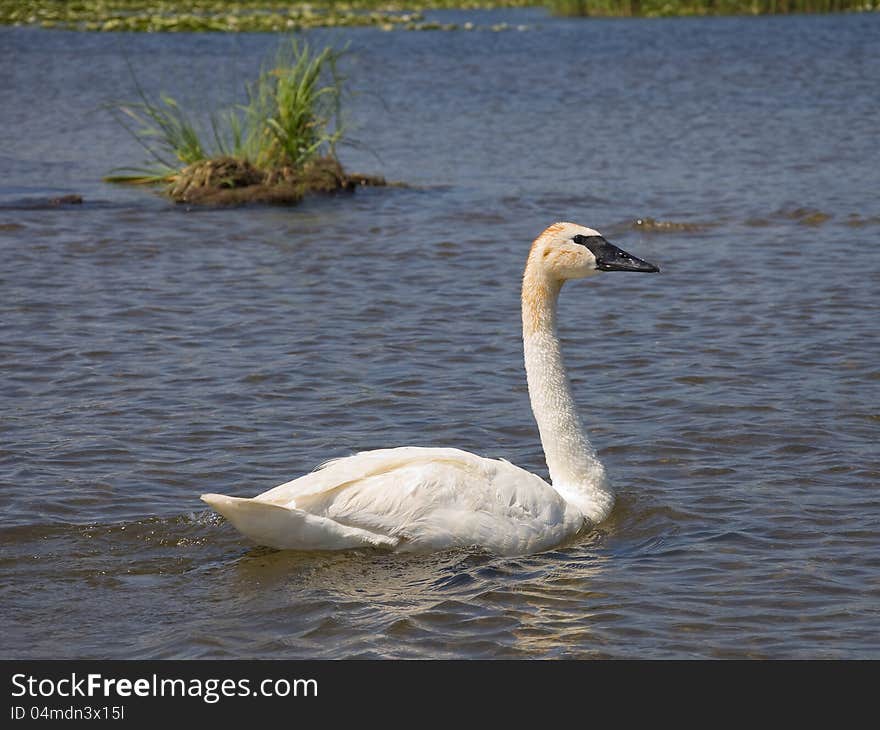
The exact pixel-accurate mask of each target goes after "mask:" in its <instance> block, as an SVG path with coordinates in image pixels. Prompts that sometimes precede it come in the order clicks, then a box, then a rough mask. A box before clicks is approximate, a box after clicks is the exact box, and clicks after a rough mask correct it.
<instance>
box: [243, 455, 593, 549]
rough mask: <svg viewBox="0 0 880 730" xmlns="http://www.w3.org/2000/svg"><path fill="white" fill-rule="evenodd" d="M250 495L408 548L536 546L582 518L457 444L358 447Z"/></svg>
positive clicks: (513, 472) (534, 482)
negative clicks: (356, 451)
mask: <svg viewBox="0 0 880 730" xmlns="http://www.w3.org/2000/svg"><path fill="white" fill-rule="evenodd" d="M253 501H254V502H260V503H264V504H267V505H273V506H275V507H282V508H284V509H287V510H296V511H301V512H303V513H307V514H308V515H311V516H314V517H319V518H322V519H326V520H329V521H331V522H332V523H334V524H335V525H339V526H340V527H345V528H350V529H355V530H358V531H363V532H364V533H367V534H369V535H373V536H382V537H384V538H385V539H386V540H388V541H391V542H393V543H394V546H395V547H397V548H398V549H404V550H422V549H432V550H433V549H442V548H446V547H455V546H467V545H480V546H483V547H486V548H488V549H490V550H492V551H494V552H499V553H503V554H514V553H523V552H531V551H534V550H538V549H542V547H544V546H549V545H551V544H555V543H558V542H559V541H561V540H562V539H564V538H565V537H567V536H568V535H570V534H573V533H574V532H576V531H577V530H578V529H580V527H581V526H582V525H583V516H582V515H580V513H579V512H578V511H577V510H576V509H575V508H574V507H572V506H571V505H570V504H568V503H567V502H566V501H565V500H564V499H563V498H562V497H561V496H560V495H559V494H558V493H557V492H556V491H555V490H554V489H553V488H552V487H551V486H550V485H549V484H547V483H546V482H545V481H544V480H542V479H541V478H540V477H538V476H536V475H534V474H531V473H529V472H527V471H525V470H524V469H520V468H519V467H517V466H514V465H513V464H511V463H509V462H507V461H504V460H501V459H487V458H484V457H480V456H476V455H475V454H471V453H468V452H466V451H461V450H458V449H438V448H420V447H403V448H397V449H380V450H376V451H368V452H361V453H359V454H355V455H353V456H350V457H347V458H343V459H337V460H335V461H332V462H329V463H328V464H326V465H324V466H323V467H322V468H320V469H319V470H318V471H315V472H313V473H311V474H307V475H305V476H303V477H300V478H299V479H295V480H293V481H291V482H287V483H285V484H282V485H279V486H278V487H275V488H274V489H270V490H269V491H268V492H265V493H263V494H261V495H259V496H257V497H255V498H254V499H253ZM358 534H359V533H358Z"/></svg>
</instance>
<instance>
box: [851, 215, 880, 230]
mask: <svg viewBox="0 0 880 730" xmlns="http://www.w3.org/2000/svg"><path fill="white" fill-rule="evenodd" d="M845 222H846V225H848V226H850V227H851V228H862V227H863V226H876V225H880V215H872V216H868V217H867V218H865V217H863V216H861V215H859V214H858V213H850V214H849V217H847V219H846V221H845Z"/></svg>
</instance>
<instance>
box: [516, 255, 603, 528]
mask: <svg viewBox="0 0 880 730" xmlns="http://www.w3.org/2000/svg"><path fill="white" fill-rule="evenodd" d="M561 288H562V283H561V282H560V281H558V280H555V279H551V278H549V277H548V276H547V275H546V274H545V273H544V272H543V271H542V270H541V268H540V265H536V264H535V263H534V262H533V261H532V260H531V259H530V261H529V265H528V266H526V271H525V274H524V275H523V288H522V319H523V346H524V351H525V365H526V377H527V379H528V385H529V398H530V400H531V403H532V412H533V413H534V414H535V420H536V421H537V422H538V431H539V433H540V434H541V445H542V446H543V447H544V457H545V459H546V460H547V467H548V468H549V470H550V480H551V482H552V483H553V487H554V489H556V491H557V492H559V493H560V494H561V495H562V496H563V497H564V498H565V499H566V500H567V501H569V502H571V503H572V504H574V505H575V506H576V507H578V509H580V510H581V512H583V513H584V516H585V517H587V518H588V519H590V520H591V521H593V522H600V521H601V520H602V519H604V518H605V517H606V516H607V514H608V512H610V510H611V506H612V505H613V502H614V496H613V494H612V493H611V491H610V489H609V488H608V487H607V485H606V480H605V469H604V467H603V466H602V464H601V462H600V461H599V459H598V457H597V456H596V452H595V451H594V450H593V447H592V446H591V445H590V442H589V441H587V438H586V436H585V435H584V432H583V429H582V428H581V423H580V419H579V418H578V414H577V409H576V408H575V403H574V399H573V398H572V396H571V387H570V385H569V382H568V377H567V375H566V373H565V367H564V365H563V362H562V351H561V350H560V347H559V338H558V336H557V334H556V303H557V300H558V298H559V291H560V289H561Z"/></svg>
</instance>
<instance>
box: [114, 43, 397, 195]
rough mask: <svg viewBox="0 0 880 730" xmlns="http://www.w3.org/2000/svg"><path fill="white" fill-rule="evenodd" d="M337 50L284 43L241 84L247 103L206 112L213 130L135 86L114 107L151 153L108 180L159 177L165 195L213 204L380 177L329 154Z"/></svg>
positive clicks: (335, 130)
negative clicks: (127, 100)
mask: <svg viewBox="0 0 880 730" xmlns="http://www.w3.org/2000/svg"><path fill="white" fill-rule="evenodd" d="M340 55H341V54H340V53H339V52H337V51H334V50H333V49H332V48H331V47H326V48H324V49H323V50H321V51H313V50H312V49H311V48H310V47H309V45H308V44H307V43H299V42H298V41H297V40H296V39H292V40H290V41H289V42H286V43H284V44H282V46H281V48H280V50H279V52H278V54H277V56H276V58H275V59H274V62H273V63H272V64H270V65H269V66H268V67H264V68H263V70H262V71H261V73H260V76H259V77H258V79H257V80H256V81H255V82H253V83H251V84H248V86H247V99H248V102H247V104H244V105H240V106H236V107H234V108H232V109H227V110H223V111H221V112H216V113H214V114H213V115H212V116H211V121H210V129H211V133H210V135H205V134H203V133H200V131H199V128H198V126H197V125H196V123H195V122H194V121H193V120H192V119H191V118H190V116H189V115H188V114H187V113H186V111H185V110H184V109H182V108H181V107H180V105H179V104H178V103H177V102H176V101H175V100H174V99H172V98H170V97H168V96H160V97H159V98H158V99H152V98H150V97H149V96H148V95H147V94H146V93H145V92H144V90H143V89H142V88H141V87H140V86H138V95H139V97H140V101H138V102H135V103H132V104H118V105H116V106H114V107H113V110H114V111H115V113H116V115H117V119H118V120H119V121H120V123H121V124H123V126H125V128H126V129H128V131H129V132H131V134H132V135H133V136H134V137H135V138H136V139H137V140H138V142H140V143H141V145H142V146H143V147H144V149H145V150H146V151H147V152H148V154H149V155H150V158H151V161H150V162H149V163H148V166H146V167H142V168H123V170H121V171H119V172H120V174H115V175H111V176H108V177H106V178H105V180H106V181H107V182H114V183H129V184H157V183H161V184H165V186H166V188H165V192H166V193H167V195H168V196H169V197H171V198H172V200H175V201H178V202H185V203H201V204H211V205H233V204H240V203H246V202H267V203H288V204H289V203H295V202H297V201H299V200H300V199H301V198H302V197H303V196H304V195H306V194H308V193H310V192H324V193H329V192H334V191H340V190H352V189H354V188H355V187H357V186H359V185H384V184H385V181H384V179H383V178H381V177H377V176H370V175H349V174H347V173H346V172H345V171H344V170H343V168H342V165H341V164H340V163H339V161H338V160H337V158H336V146H337V144H338V143H339V142H340V141H341V139H342V136H343V131H344V128H343V125H342V121H341V102H342V96H343V86H344V78H343V77H342V76H341V75H340V74H339V72H338V69H337V61H338V60H339V57H340Z"/></svg>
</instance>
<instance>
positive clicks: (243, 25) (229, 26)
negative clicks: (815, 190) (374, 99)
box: [0, 0, 880, 33]
mask: <svg viewBox="0 0 880 730" xmlns="http://www.w3.org/2000/svg"><path fill="white" fill-rule="evenodd" d="M542 4H546V5H548V6H549V7H550V8H551V9H552V11H553V12H554V13H555V14H557V15H567V16H596V17H598V16H663V15H745V14H750V15H760V14H776V13H831V12H839V11H871V10H878V9H880V0H339V1H337V0H311V1H310V2H284V1H283V0H195V1H194V2H191V3H176V2H171V1H170V0H77V1H76V2H64V1H62V0H0V25H39V26H42V27H44V28H65V29H71V30H86V31H106V32H118V31H134V32H162V33H169V32H248V33H254V32H266V33H277V32H280V31H296V30H303V29H306V28H316V27H334V26H376V27H378V28H381V29H382V30H395V29H405V30H458V29H462V30H472V29H473V28H474V25H473V24H472V23H465V24H463V25H457V24H455V23H438V22H435V21H426V20H425V18H424V15H423V13H424V11H426V10H437V9H450V8H454V9H459V10H469V9H477V8H514V7H528V6H536V5H542ZM513 28H516V29H518V30H522V27H516V26H508V25H506V24H503V23H502V24H498V25H493V26H491V27H490V28H488V29H489V30H494V31H503V30H511V29H513Z"/></svg>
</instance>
